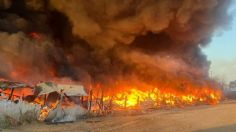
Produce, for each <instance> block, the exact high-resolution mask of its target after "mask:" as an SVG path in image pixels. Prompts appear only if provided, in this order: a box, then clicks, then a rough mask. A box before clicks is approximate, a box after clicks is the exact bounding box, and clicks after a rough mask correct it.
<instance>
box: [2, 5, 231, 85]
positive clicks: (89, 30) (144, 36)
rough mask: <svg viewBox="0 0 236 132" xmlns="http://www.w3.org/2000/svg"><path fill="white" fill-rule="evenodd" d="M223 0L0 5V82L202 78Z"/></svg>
mask: <svg viewBox="0 0 236 132" xmlns="http://www.w3.org/2000/svg"><path fill="white" fill-rule="evenodd" d="M229 4H230V0H208V1H199V0H191V1H190V0H165V1H163V0H99V1H98V0H86V1H83V0H60V1H59V0H49V1H47V0H17V1H13V0H0V9H1V12H0V31H1V32H0V40H1V41H0V64H1V67H0V77H2V78H5V79H10V80H16V81H24V82H29V83H36V82H39V81H64V80H65V81H66V80H72V81H75V82H83V83H90V81H91V80H93V81H95V82H100V83H104V84H112V83H114V82H117V81H127V80H128V82H132V81H139V82H144V83H159V82H169V81H173V80H181V79H184V80H186V79H187V80H189V81H191V82H196V83H198V82H199V83H202V82H203V83H204V80H207V79H209V77H208V70H209V65H210V62H209V61H207V59H206V56H205V55H204V54H203V53H202V52H201V49H200V46H205V45H206V44H208V43H209V42H210V40H211V37H212V33H213V32H214V31H215V30H217V29H222V28H224V27H225V26H227V25H228V24H230V20H231V17H230V15H228V14H227V7H228V6H229Z"/></svg>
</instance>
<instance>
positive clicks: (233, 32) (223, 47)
mask: <svg viewBox="0 0 236 132" xmlns="http://www.w3.org/2000/svg"><path fill="white" fill-rule="evenodd" d="M233 1H234V3H233V4H232V5H231V7H230V8H229V13H230V14H231V15H233V21H232V25H231V28H230V29H227V30H225V31H223V32H221V33H220V34H219V33H215V35H214V36H213V38H212V41H211V42H210V44H209V45H208V46H207V47H204V48H203V49H202V50H203V52H204V53H205V54H206V55H207V58H208V60H210V61H211V67H210V71H209V74H210V75H211V76H212V77H216V78H218V79H220V80H221V81H224V82H226V83H228V82H230V81H233V80H236V0H233Z"/></svg>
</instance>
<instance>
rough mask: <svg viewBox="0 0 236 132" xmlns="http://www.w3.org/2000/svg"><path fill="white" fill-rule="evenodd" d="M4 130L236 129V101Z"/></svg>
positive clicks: (215, 131)
mask: <svg viewBox="0 0 236 132" xmlns="http://www.w3.org/2000/svg"><path fill="white" fill-rule="evenodd" d="M4 131H6V132H15V131H19V132H189V131H193V132H235V131H236V102H235V101H231V102H225V103H222V104H219V105H216V106H194V107H189V108H185V109H172V110H158V111H152V112H148V113H146V114H139V115H130V114H129V113H126V114H125V115H119V116H107V117H100V118H93V119H86V120H81V121H77V122H75V123H69V124H59V125H46V124H44V123H34V124H29V125H23V126H21V127H19V128H15V129H10V130H4Z"/></svg>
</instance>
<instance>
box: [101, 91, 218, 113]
mask: <svg viewBox="0 0 236 132" xmlns="http://www.w3.org/2000/svg"><path fill="white" fill-rule="evenodd" d="M112 98H113V103H114V104H115V105H118V108H139V106H140V104H145V103H148V102H149V103H151V104H149V105H151V106H147V107H146V108H155V107H156V108H161V107H166V106H167V107H168V106H173V107H183V106H185V105H196V104H217V103H219V101H220V99H221V92H220V91H218V90H214V89H210V88H204V89H196V90H193V89H189V90H186V91H185V92H184V93H179V92H178V91H173V90H163V91H162V90H160V89H158V88H154V89H153V91H141V90H139V89H137V88H131V89H129V90H128V91H125V92H120V93H116V94H115V95H114V96H106V97H104V101H107V100H109V99H112ZM115 109H116V108H115Z"/></svg>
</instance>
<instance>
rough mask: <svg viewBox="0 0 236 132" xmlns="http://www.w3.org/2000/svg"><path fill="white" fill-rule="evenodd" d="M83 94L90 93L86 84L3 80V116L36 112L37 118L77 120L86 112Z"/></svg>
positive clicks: (0, 105)
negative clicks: (29, 82)
mask: <svg viewBox="0 0 236 132" xmlns="http://www.w3.org/2000/svg"><path fill="white" fill-rule="evenodd" d="M83 97H87V93H86V91H85V88H84V87H83V86H82V85H65V84H63V85H62V84H55V83H52V82H42V83H39V84H36V85H35V86H29V85H27V84H24V83H19V82H10V81H1V82H0V108H1V109H0V113H1V114H2V115H1V114H0V117H1V116H5V115H7V116H10V117H11V118H13V119H15V120H19V118H20V116H21V115H23V114H25V113H27V112H33V113H34V114H35V115H34V116H35V117H36V118H37V120H39V121H47V122H51V123H58V122H68V121H69V122H71V121H75V120H76V119H77V118H78V117H79V116H81V115H84V114H86V112H87V110H86V109H85V105H84V104H83V100H82V99H83Z"/></svg>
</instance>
